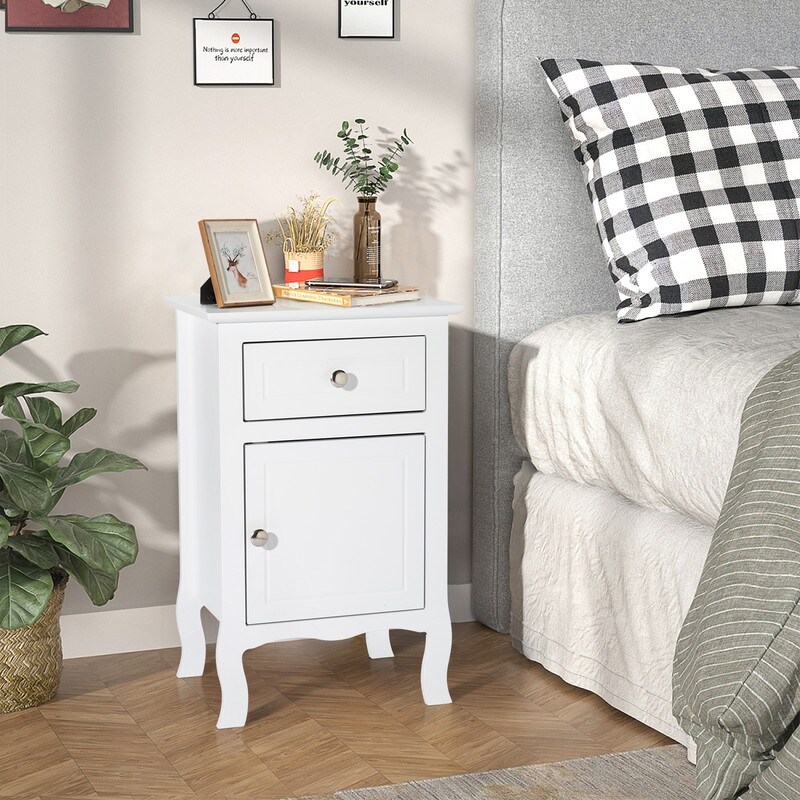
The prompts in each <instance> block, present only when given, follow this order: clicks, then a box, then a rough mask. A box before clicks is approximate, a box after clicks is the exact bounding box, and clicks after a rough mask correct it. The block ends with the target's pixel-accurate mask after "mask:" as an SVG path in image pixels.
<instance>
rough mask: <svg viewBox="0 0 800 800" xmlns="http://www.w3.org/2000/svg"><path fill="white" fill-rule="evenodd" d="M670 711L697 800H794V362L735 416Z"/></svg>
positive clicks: (798, 464) (797, 446)
mask: <svg viewBox="0 0 800 800" xmlns="http://www.w3.org/2000/svg"><path fill="white" fill-rule="evenodd" d="M673 703H674V712H675V716H676V717H677V719H678V721H679V723H680V724H681V727H683V729H684V730H685V731H686V732H687V733H689V734H690V735H691V736H692V738H693V739H694V740H695V742H696V743H697V769H698V787H699V789H700V794H701V796H702V797H703V798H707V799H708V800H728V798H739V797H742V798H748V800H798V798H800V730H798V727H799V726H800V353H796V354H795V355H793V356H789V358H787V359H785V360H784V361H782V362H781V363H780V364H778V366H776V367H775V368H774V369H772V370H771V371H770V372H768V373H767V374H766V375H765V376H764V378H762V380H761V382H760V383H759V384H758V386H757V387H756V388H755V389H754V390H753V393H752V394H751V395H750V398H749V399H748V401H747V405H746V406H745V410H744V413H743V415H742V427H741V433H740V437H739V448H738V451H737V454H736V461H735V463H734V467H733V473H732V475H731V480H730V484H729V485H728V491H727V494H726V496H725V502H724V504H723V506H722V513H721V514H720V518H719V522H718V523H717V527H716V530H715V532H714V538H713V540H712V543H711V549H710V551H709V554H708V560H707V561H706V565H705V568H704V571H703V575H702V577H701V579H700V585H699V587H698V590H697V596H696V597H695V599H694V602H693V603H692V606H691V609H690V610H689V614H688V616H687V617H686V621H685V623H684V626H683V629H682V631H681V634H680V636H679V638H678V644H677V649H676V653H675V672H674V679H673Z"/></svg>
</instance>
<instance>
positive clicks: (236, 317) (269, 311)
mask: <svg viewBox="0 0 800 800" xmlns="http://www.w3.org/2000/svg"><path fill="white" fill-rule="evenodd" d="M165 302H166V304H167V305H168V306H170V307H171V308H174V309H175V310H176V311H183V312H185V313H186V314H192V315H193V316H195V317H200V319H204V320H206V321H208V322H213V323H215V324H222V323H229V322H296V321H302V320H325V321H328V320H336V319H343V320H344V319H346V320H353V319H396V318H398V317H444V316H451V315H453V314H458V313H460V312H461V311H462V307H461V306H460V305H458V304H457V303H450V302H447V301H445V300H436V299H434V298H432V297H423V298H422V299H421V300H410V301H406V302H403V303H387V304H386V305H382V306H359V307H356V308H339V307H338V306H326V305H322V304H320V303H307V302H306V303H303V302H299V301H297V300H278V301H276V302H275V304H274V305H271V306H245V307H242V308H217V307H216V306H204V305H201V304H200V301H199V300H198V299H197V298H196V297H167V298H166V299H165Z"/></svg>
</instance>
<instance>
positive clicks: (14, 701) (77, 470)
mask: <svg viewBox="0 0 800 800" xmlns="http://www.w3.org/2000/svg"><path fill="white" fill-rule="evenodd" d="M43 335H44V334H43V333H42V331H40V330H39V329H38V328H35V327H33V326H32V325H10V326H7V327H4V328H0V356H2V355H4V354H5V353H7V352H8V351H9V350H10V349H11V348H12V347H15V346H17V345H19V344H22V343H23V342H26V341H28V340H30V339H33V338H35V337H37V336H43ZM77 389H78V384H77V383H75V382H74V381H60V382H53V383H9V384H6V385H5V386H0V407H2V414H0V421H2V422H5V423H10V425H11V426H12V427H8V426H7V425H6V426H3V427H1V428H0V712H9V711H18V710H20V709H23V708H29V707H30V706H34V705H39V704H41V703H44V702H46V701H47V700H49V699H51V698H52V696H53V695H54V694H55V692H56V690H57V688H58V684H59V681H60V679H61V634H60V628H59V614H60V612H61V604H62V601H63V599H64V589H65V587H66V584H67V581H68V579H69V578H74V579H75V580H76V581H77V582H78V583H79V584H80V585H81V586H82V587H83V588H84V589H85V590H86V593H87V594H88V595H89V598H90V599H91V601H92V602H93V603H94V604H95V605H103V604H105V603H107V602H108V601H109V600H110V599H111V598H112V597H113V596H114V592H115V591H116V589H117V583H118V580H119V572H120V570H121V569H122V568H123V567H126V566H128V565H130V564H133V562H134V561H135V560H136V556H137V553H138V544H137V541H136V532H135V530H134V528H133V526H132V525H129V524H128V523H127V522H122V521H121V520H119V519H117V518H116V517H115V516H114V515H113V514H103V515H102V516H98V517H85V516H81V515H79V514H67V515H57V514H54V513H53V509H54V508H55V506H56V505H57V503H58V502H59V500H61V498H62V497H63V495H64V493H65V492H66V491H67V490H68V489H69V487H70V486H74V485H75V484H77V483H80V482H81V481H84V480H86V479H87V478H91V477H92V476H93V475H99V474H101V473H105V472H122V471H124V470H129V469H144V468H145V467H144V465H143V464H141V463H140V462H139V461H137V460H136V459H135V458H130V457H129V456H124V455H120V454H119V453H114V452H112V451H111V450H104V449H102V448H95V449H94V450H90V451H88V452H85V453H76V454H75V455H73V456H72V457H71V458H70V459H69V460H68V461H66V463H64V459H65V457H66V456H67V454H68V453H69V451H70V447H71V443H70V438H71V437H72V436H73V434H74V433H75V432H76V431H77V430H78V429H79V428H81V427H83V426H84V425H85V424H86V423H87V422H89V421H91V420H92V419H93V418H94V416H95V414H96V413H97V412H96V411H95V409H93V408H82V409H81V410H80V411H78V412H77V413H75V414H73V415H72V416H70V417H69V418H67V419H65V418H64V417H63V416H62V413H61V409H60V408H59V406H58V405H57V404H56V403H55V402H53V401H52V400H50V399H48V398H46V397H43V396H42V395H44V394H48V393H54V392H55V393H58V392H60V393H66V394H70V393H72V392H75V391H76V390H77Z"/></svg>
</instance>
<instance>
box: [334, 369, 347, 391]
mask: <svg viewBox="0 0 800 800" xmlns="http://www.w3.org/2000/svg"><path fill="white" fill-rule="evenodd" d="M349 377H350V376H349V375H348V374H347V373H346V372H345V371H344V370H343V369H337V370H336V372H334V373H333V375H331V383H332V384H333V385H334V386H335V387H336V388H337V389H344V387H345V386H347V381H348V380H349Z"/></svg>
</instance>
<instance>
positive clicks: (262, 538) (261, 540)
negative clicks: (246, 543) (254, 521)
mask: <svg viewBox="0 0 800 800" xmlns="http://www.w3.org/2000/svg"><path fill="white" fill-rule="evenodd" d="M268 541H269V533H267V531H265V530H262V529H261V528H259V529H258V530H257V531H253V535H252V536H251V537H250V544H252V545H253V547H265V546H266V544H267V542H268Z"/></svg>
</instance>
